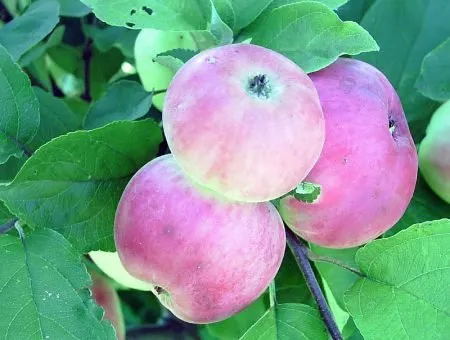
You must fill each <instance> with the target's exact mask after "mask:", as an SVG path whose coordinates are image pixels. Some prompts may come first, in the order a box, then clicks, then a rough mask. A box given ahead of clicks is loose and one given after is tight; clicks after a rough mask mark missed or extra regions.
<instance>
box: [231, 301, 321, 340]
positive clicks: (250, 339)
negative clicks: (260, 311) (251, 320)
mask: <svg viewBox="0 0 450 340" xmlns="http://www.w3.org/2000/svg"><path fill="white" fill-rule="evenodd" d="M240 339H241V340H256V339H258V340H274V339H280V340H288V339H302V340H303V339H304V340H322V339H323V340H327V339H328V333H327V331H326V329H325V327H324V325H323V322H322V319H321V317H320V315H319V312H318V311H317V310H316V309H314V308H312V307H311V306H308V305H301V304H296V303H285V304H281V305H278V306H276V307H272V308H270V309H269V310H268V311H267V312H266V313H265V314H264V316H262V317H261V318H260V319H259V320H258V321H257V322H256V323H255V324H254V325H253V326H252V327H251V328H250V329H249V330H248V331H247V332H246V333H245V334H244V335H243V336H242V337H241V338H240Z"/></svg>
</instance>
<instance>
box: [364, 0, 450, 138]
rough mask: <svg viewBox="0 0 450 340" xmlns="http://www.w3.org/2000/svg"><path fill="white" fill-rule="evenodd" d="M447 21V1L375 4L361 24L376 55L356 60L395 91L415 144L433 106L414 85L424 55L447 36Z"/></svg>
mask: <svg viewBox="0 0 450 340" xmlns="http://www.w3.org/2000/svg"><path fill="white" fill-rule="evenodd" d="M449 17H450V6H448V1H447V0H433V1H431V0H411V1H406V0H403V1H391V0H378V1H376V2H375V3H374V4H373V5H372V7H371V8H370V9H369V11H368V12H367V13H366V15H365V16H364V19H363V20H362V22H361V25H362V26H363V27H365V28H366V29H367V30H368V31H369V32H370V33H371V34H372V35H373V37H374V38H375V39H376V41H377V42H378V44H379V45H380V52H379V53H369V54H365V55H362V56H361V57H358V59H361V60H364V61H367V62H368V63H369V64H372V65H374V66H375V67H377V68H378V69H380V70H381V71H382V72H383V73H384V74H385V75H386V76H387V77H388V78H389V80H390V81H391V83H392V84H393V85H394V87H395V88H396V89H397V92H398V93H399V95H400V99H401V100H402V104H403V108H404V109H405V113H406V115H407V118H408V122H409V125H410V129H411V132H412V134H413V137H414V139H415V140H416V141H420V140H421V139H422V138H423V136H424V133H425V129H426V126H427V123H428V121H429V119H430V117H431V115H432V113H433V112H434V111H435V109H436V108H437V104H436V103H434V102H433V101H431V100H429V99H428V98H426V97H424V96H423V95H422V94H420V93H419V91H418V90H417V89H416V88H415V83H416V80H417V77H418V76H419V73H420V68H421V64H422V60H423V58H424V57H425V55H427V54H428V53H429V52H430V51H431V50H433V49H434V48H436V47H437V46H438V45H439V44H441V43H442V42H443V41H444V40H446V39H447V38H448V37H449V36H450V25H448V18H449ZM399 18H401V19H399Z"/></svg>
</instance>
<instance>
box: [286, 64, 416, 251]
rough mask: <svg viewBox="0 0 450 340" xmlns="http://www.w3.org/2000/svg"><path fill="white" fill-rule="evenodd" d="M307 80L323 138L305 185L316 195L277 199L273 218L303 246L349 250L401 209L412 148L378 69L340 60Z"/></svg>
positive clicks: (412, 173) (412, 172)
mask: <svg viewBox="0 0 450 340" xmlns="http://www.w3.org/2000/svg"><path fill="white" fill-rule="evenodd" d="M310 76H311V79H312V80H313V82H314V85H315V86H316V88H317V91H318V92H319V97H320V100H321V103H322V107H323V111H324V115H325V120H326V140H325V146H324V149H323V151H322V155H321V156H320V158H319V161H318V162H317V164H316V165H315V167H314V168H313V169H312V171H311V172H310V174H309V175H308V177H307V178H306V181H308V182H313V183H317V184H319V185H321V187H322V191H321V195H320V196H319V198H318V199H317V200H316V201H315V202H313V203H305V202H301V201H299V200H297V199H295V198H294V197H293V196H287V197H285V198H283V199H282V200H281V202H280V213H281V216H282V217H283V219H284V220H285V222H286V223H287V224H288V226H289V227H290V228H291V229H292V230H293V231H294V232H296V233H297V234H298V235H300V236H301V237H303V238H304V239H306V240H308V241H311V242H314V243H316V244H319V245H321V246H324V247H330V248H349V247H355V246H358V245H361V244H364V243H366V242H368V241H370V240H373V239H375V238H376V237H378V236H379V235H381V234H382V233H384V232H385V231H387V230H388V229H390V228H391V227H392V226H393V225H394V224H395V223H396V222H397V221H398V220H399V219H400V217H401V216H402V215H403V213H404V212H405V210H406V208H407V206H408V204H409V202H410V200H411V197H412V195H413V192H414V187H415V183H416V178H417V171H418V164H417V163H418V161H417V153H416V148H415V146H414V142H413V140H412V138H411V134H410V132H409V128H408V124H407V122H406V118H405V114H404V112H403V109H402V105H401V103H400V99H399V98H398V96H397V94H396V92H395V90H394V88H393V87H392V86H391V84H390V83H389V81H388V80H387V78H386V77H385V76H384V75H383V74H382V73H381V72H380V71H379V70H377V69H376V68H374V67H373V66H371V65H369V64H366V63H364V62H362V61H358V60H354V59H343V58H342V59H338V60H337V61H336V62H335V63H334V64H332V65H331V66H329V67H327V68H325V69H323V70H321V71H318V72H316V73H313V74H311V75H310Z"/></svg>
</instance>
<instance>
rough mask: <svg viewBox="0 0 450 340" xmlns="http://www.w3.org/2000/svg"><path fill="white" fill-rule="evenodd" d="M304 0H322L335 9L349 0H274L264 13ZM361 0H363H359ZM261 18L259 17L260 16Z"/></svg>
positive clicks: (316, 0)
mask: <svg viewBox="0 0 450 340" xmlns="http://www.w3.org/2000/svg"><path fill="white" fill-rule="evenodd" d="M303 1H315V2H321V3H323V4H324V5H326V6H328V7H329V8H331V9H335V8H338V7H340V6H342V5H344V4H345V3H346V2H347V1H348V0H273V1H272V2H271V3H270V5H269V6H267V8H266V9H265V10H264V13H263V15H264V14H266V13H268V12H271V11H272V10H274V9H275V8H278V7H281V6H284V5H289V4H293V3H296V2H303ZM358 1H361V0H358ZM258 19H259V18H258Z"/></svg>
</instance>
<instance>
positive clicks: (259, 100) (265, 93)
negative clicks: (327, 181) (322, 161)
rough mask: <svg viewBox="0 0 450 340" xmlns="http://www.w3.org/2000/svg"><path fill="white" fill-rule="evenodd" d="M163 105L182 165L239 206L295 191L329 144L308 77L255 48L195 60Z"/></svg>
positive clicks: (223, 50) (226, 49)
mask: <svg viewBox="0 0 450 340" xmlns="http://www.w3.org/2000/svg"><path fill="white" fill-rule="evenodd" d="M164 105H165V108H164V111H163V126H164V132H165V135H166V138H167V143H168V145H169V147H170V149H171V151H172V153H173V155H174V157H175V159H176V160H177V162H178V163H179V164H180V166H181V167H182V168H183V170H184V171H185V172H186V173H187V175H188V176H190V177H191V179H193V180H194V181H195V182H197V183H199V184H201V185H203V186H206V187H208V188H209V189H211V190H213V191H216V192H218V193H220V194H222V195H224V196H226V197H228V198H229V199H232V200H236V201H243V202H262V201H268V200H271V199H275V198H277V197H279V196H281V195H283V194H285V193H287V192H288V191H290V190H292V189H293V188H295V186H296V185H297V184H298V183H299V182H301V181H302V180H303V179H304V178H305V176H306V175H307V174H308V173H309V171H310V170H311V168H312V167H313V165H314V164H315V163H316V161H317V159H318V158H319V155H320V152H321V150H322V147H323V143H324V139H325V122H324V118H323V113H322V109H321V107H320V102H319V98H318V96H317V92H316V90H315V88H314V85H313V83H312V81H311V79H310V78H309V77H308V76H307V75H306V74H305V73H304V72H303V71H302V70H301V69H300V68H299V67H298V66H297V65H295V64H294V63H293V62H292V61H290V60H289V59H287V58H286V57H284V56H282V55H281V54H278V53H276V52H274V51H271V50H269V49H266V48H263V47H259V46H255V45H251V44H234V45H226V46H221V47H217V48H213V49H209V50H206V51H204V52H202V53H200V54H198V55H196V56H195V57H194V58H192V59H190V60H189V61H188V62H187V63H186V64H185V65H184V66H183V67H182V68H181V69H180V70H179V71H178V73H177V74H176V76H175V78H174V79H173V81H172V83H171V85H170V86H169V89H168V91H167V94H166V100H165V104H164Z"/></svg>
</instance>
